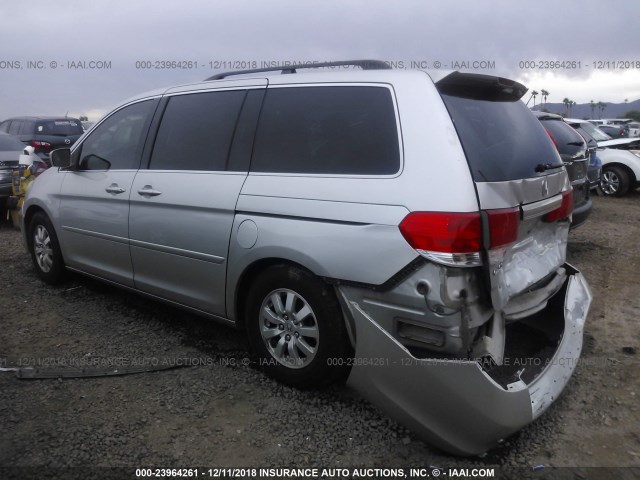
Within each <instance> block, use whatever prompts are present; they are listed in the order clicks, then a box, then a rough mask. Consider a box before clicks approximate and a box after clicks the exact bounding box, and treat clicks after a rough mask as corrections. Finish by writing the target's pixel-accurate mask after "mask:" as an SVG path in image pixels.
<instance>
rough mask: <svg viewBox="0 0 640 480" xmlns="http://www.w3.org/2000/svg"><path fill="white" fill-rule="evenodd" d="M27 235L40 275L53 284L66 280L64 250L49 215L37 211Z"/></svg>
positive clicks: (36, 268)
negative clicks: (61, 248)
mask: <svg viewBox="0 0 640 480" xmlns="http://www.w3.org/2000/svg"><path fill="white" fill-rule="evenodd" d="M27 235H28V236H27V239H28V243H29V251H30V252H31V260H32V261H33V265H34V267H35V270H36V273H37V274H38V276H39V277H40V278H41V279H42V280H44V281H45V282H46V283H48V284H51V285H56V284H58V283H61V282H62V281H64V279H65V277H66V269H65V266H64V261H63V259H62V251H61V250H60V244H59V243H58V237H57V235H56V232H55V230H54V228H53V225H52V224H51V220H49V217H47V216H46V215H45V214H44V213H43V212H38V213H36V214H35V215H34V216H33V218H32V219H31V222H29V227H28V234H27Z"/></svg>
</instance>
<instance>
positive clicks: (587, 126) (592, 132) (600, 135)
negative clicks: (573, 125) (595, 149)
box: [578, 122, 611, 142]
mask: <svg viewBox="0 0 640 480" xmlns="http://www.w3.org/2000/svg"><path fill="white" fill-rule="evenodd" d="M578 125H579V127H580V128H582V129H583V130H584V131H585V132H587V133H588V134H589V136H591V137H593V138H594V140H595V141H596V142H603V141H606V140H611V137H610V136H609V135H607V134H606V133H604V132H603V131H602V130H600V129H599V128H598V127H596V126H595V125H593V124H591V123H589V122H582V123H580V124H578Z"/></svg>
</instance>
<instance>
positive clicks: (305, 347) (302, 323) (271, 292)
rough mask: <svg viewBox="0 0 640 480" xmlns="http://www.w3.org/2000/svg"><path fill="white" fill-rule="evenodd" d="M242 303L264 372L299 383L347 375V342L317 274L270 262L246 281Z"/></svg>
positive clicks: (328, 381) (336, 308) (301, 385)
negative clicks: (250, 281)
mask: <svg viewBox="0 0 640 480" xmlns="http://www.w3.org/2000/svg"><path fill="white" fill-rule="evenodd" d="M246 305H247V306H246V311H245V326H246V329H247V334H248V338H249V343H250V345H251V349H252V352H253V353H254V355H255V356H256V357H257V358H258V361H259V364H260V365H261V366H262V367H263V368H264V369H265V371H266V372H267V373H268V374H269V375H271V376H272V377H274V378H275V379H277V380H279V381H280V382H282V383H285V384H287V385H290V386H293V387H297V388H303V389H304V388H318V387H323V386H326V385H329V384H331V383H334V382H336V381H340V380H344V379H345V378H346V376H347V375H348V372H349V367H348V365H349V358H350V357H351V355H352V351H351V346H350V343H349V340H348V337H347V332H346V327H345V323H344V318H343V316H342V311H341V309H340V305H339V303H338V300H337V298H336V296H335V293H334V292H333V290H331V288H330V287H329V286H328V285H327V284H325V283H324V282H323V281H322V280H320V279H319V278H317V277H315V276H314V275H312V274H311V273H309V272H307V271H305V270H302V269H300V268H296V267H292V266H288V265H277V266H274V267H270V268H268V269H267V270H265V271H264V272H262V273H261V274H260V276H259V277H258V278H257V279H256V280H255V281H254V282H253V284H252V285H251V287H250V289H249V293H248V297H247V304H246Z"/></svg>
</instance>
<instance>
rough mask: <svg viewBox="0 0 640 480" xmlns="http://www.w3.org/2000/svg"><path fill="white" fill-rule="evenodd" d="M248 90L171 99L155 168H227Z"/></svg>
mask: <svg viewBox="0 0 640 480" xmlns="http://www.w3.org/2000/svg"><path fill="white" fill-rule="evenodd" d="M245 95H246V91H229V92H207V93H193V94H189V95H177V96H175V97H171V98H170V99H169V103H168V104H167V107H166V109H165V111H164V115H163V117H162V122H161V123H160V128H159V129H158V134H157V136H156V142H155V145H154V147H153V154H152V156H151V165H150V168H152V169H154V170H208V171H218V170H225V167H226V163H227V158H228V157H229V148H230V146H231V139H232V137H233V132H234V130H235V127H236V123H237V120H238V115H239V113H240V109H241V108H242V102H243V101H244V97H245Z"/></svg>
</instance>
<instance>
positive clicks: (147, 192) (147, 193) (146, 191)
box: [138, 185, 162, 197]
mask: <svg viewBox="0 0 640 480" xmlns="http://www.w3.org/2000/svg"><path fill="white" fill-rule="evenodd" d="M161 194H162V192H159V191H158V190H154V189H153V187H152V186H151V185H145V186H144V187H143V188H141V189H140V190H138V195H142V196H143V197H156V196H158V195H161Z"/></svg>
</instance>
